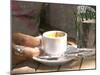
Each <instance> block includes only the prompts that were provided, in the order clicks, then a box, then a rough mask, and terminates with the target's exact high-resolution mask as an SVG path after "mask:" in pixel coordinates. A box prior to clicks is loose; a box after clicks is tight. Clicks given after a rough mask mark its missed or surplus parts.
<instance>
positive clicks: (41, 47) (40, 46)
mask: <svg viewBox="0 0 100 75" xmlns="http://www.w3.org/2000/svg"><path fill="white" fill-rule="evenodd" d="M37 38H39V39H40V45H39V46H38V47H39V48H40V49H42V50H43V49H44V48H43V36H42V35H39V36H38V37H37Z"/></svg>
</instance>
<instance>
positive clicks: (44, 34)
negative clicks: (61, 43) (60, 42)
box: [43, 30, 67, 39]
mask: <svg viewBox="0 0 100 75" xmlns="http://www.w3.org/2000/svg"><path fill="white" fill-rule="evenodd" d="M51 32H61V33H64V36H62V37H56V38H51V37H48V36H47V34H48V33H51ZM66 36H67V33H66V32H64V31H59V30H51V31H46V32H44V33H43V37H45V38H50V39H60V38H64V37H66Z"/></svg>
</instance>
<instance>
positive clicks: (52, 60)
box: [33, 46, 95, 66]
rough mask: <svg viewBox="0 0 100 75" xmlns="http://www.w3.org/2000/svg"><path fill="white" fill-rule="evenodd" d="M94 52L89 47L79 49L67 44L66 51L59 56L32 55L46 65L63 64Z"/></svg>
mask: <svg viewBox="0 0 100 75" xmlns="http://www.w3.org/2000/svg"><path fill="white" fill-rule="evenodd" d="M94 54H95V51H94V50H92V49H89V50H88V51H87V50H85V49H84V48H83V49H82V48H81V49H79V48H75V47H72V46H68V48H67V50H66V52H65V53H64V55H63V56H61V57H54V56H48V55H41V56H39V57H33V59H34V60H36V61H38V62H40V63H42V64H45V65H48V66H57V65H62V64H65V63H67V62H70V61H72V60H78V59H79V57H87V56H91V55H94ZM77 58H78V59H77ZM73 62H74V61H73Z"/></svg>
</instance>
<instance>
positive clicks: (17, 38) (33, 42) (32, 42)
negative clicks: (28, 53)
mask: <svg viewBox="0 0 100 75" xmlns="http://www.w3.org/2000/svg"><path fill="white" fill-rule="evenodd" d="M12 41H13V42H14V43H15V44H17V45H23V46H28V47H36V46H39V45H40V39H39V38H37V37H33V36H30V35H26V34H23V33H13V34H12Z"/></svg>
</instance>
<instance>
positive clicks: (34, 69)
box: [11, 49, 96, 75]
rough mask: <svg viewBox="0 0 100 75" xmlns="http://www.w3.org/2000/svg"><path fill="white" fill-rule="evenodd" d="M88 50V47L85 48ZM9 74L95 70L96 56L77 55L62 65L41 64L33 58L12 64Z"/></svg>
mask: <svg viewBox="0 0 100 75" xmlns="http://www.w3.org/2000/svg"><path fill="white" fill-rule="evenodd" d="M87 50H88V49H87ZM12 67H13V68H12V69H11V74H12V75H14V74H21V75H23V74H36V73H49V72H64V71H65V72H67V71H80V70H90V69H91V70H95V69H96V56H95V55H93V56H90V57H79V58H78V60H73V61H69V62H66V63H65V64H63V65H58V66H47V65H45V64H41V63H39V62H37V61H35V60H33V59H30V60H27V61H24V62H22V63H19V64H17V65H12Z"/></svg>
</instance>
